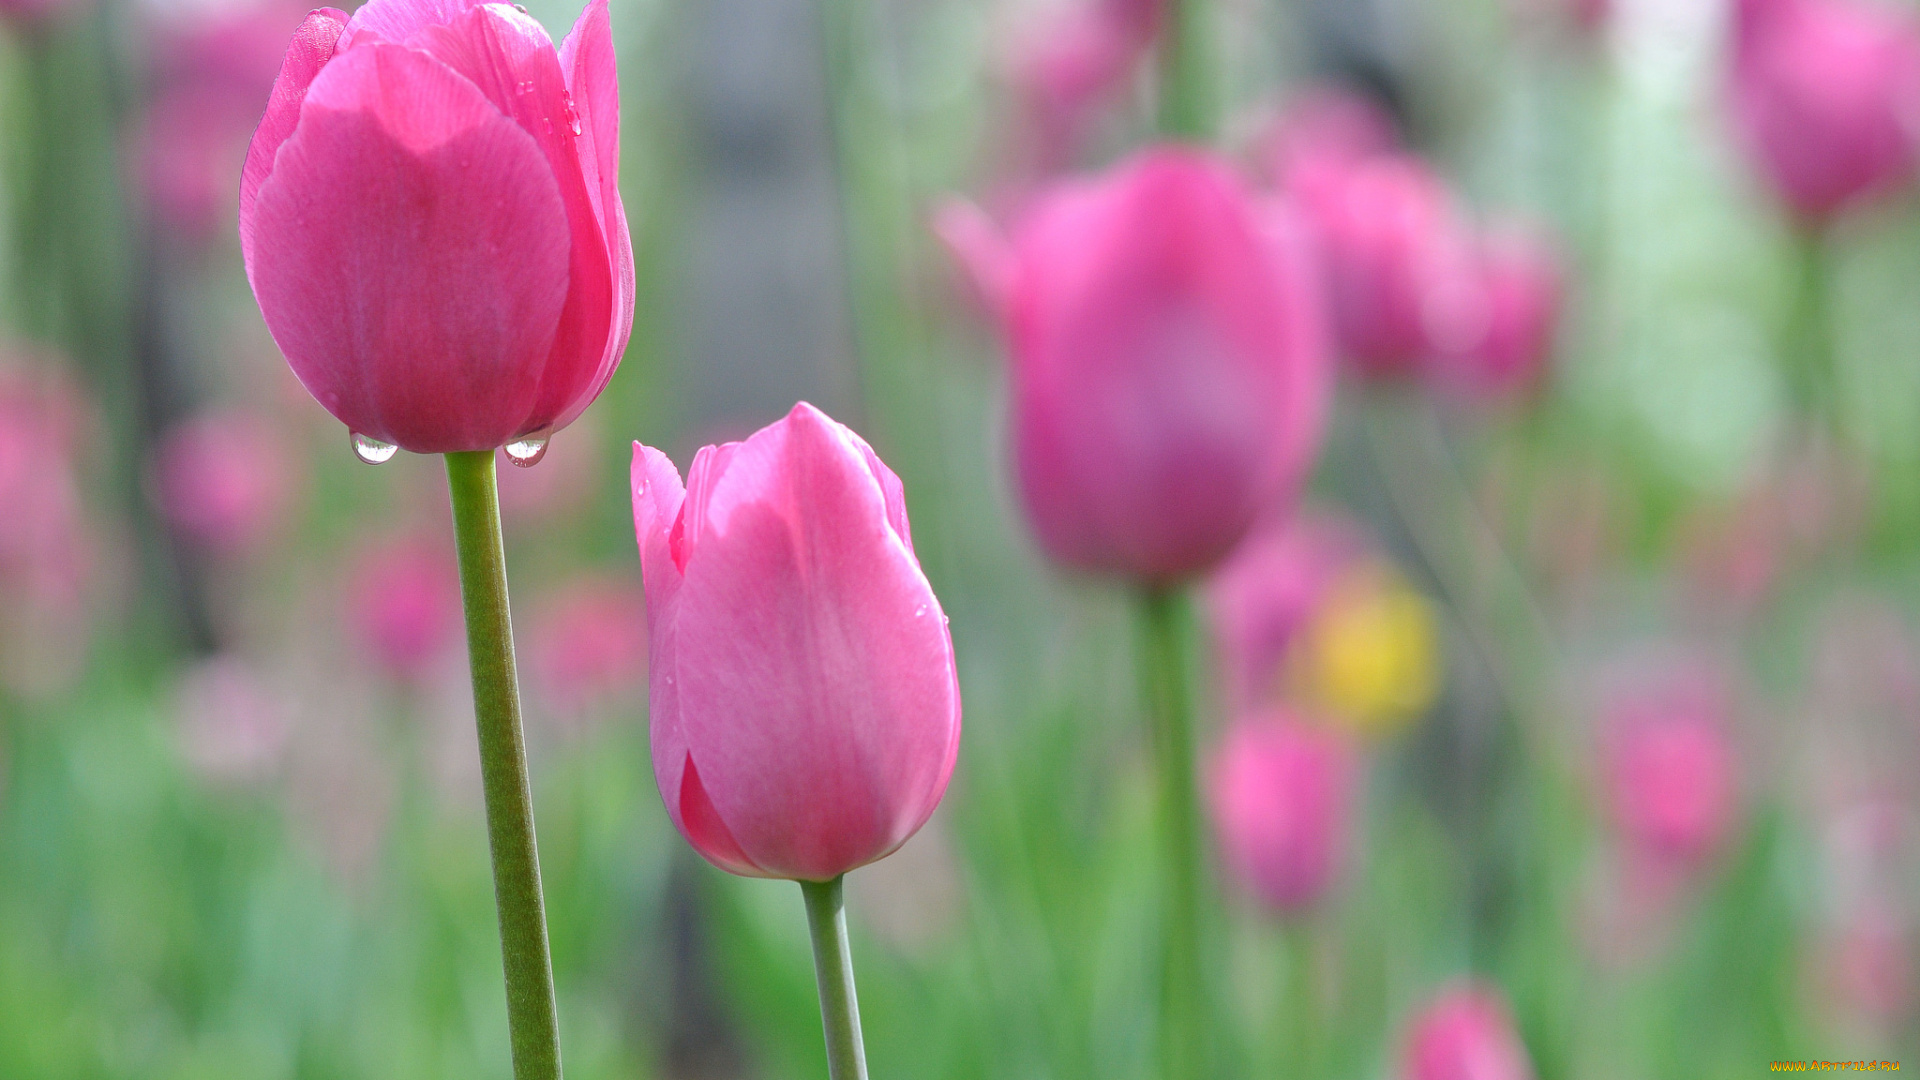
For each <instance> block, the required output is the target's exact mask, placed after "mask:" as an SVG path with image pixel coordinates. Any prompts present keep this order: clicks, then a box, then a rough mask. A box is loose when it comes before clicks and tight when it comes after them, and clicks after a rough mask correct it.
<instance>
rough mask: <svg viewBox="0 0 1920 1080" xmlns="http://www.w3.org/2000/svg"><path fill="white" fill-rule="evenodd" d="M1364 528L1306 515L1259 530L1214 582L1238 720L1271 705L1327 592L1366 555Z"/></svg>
mask: <svg viewBox="0 0 1920 1080" xmlns="http://www.w3.org/2000/svg"><path fill="white" fill-rule="evenodd" d="M1368 547H1369V545H1368V542H1367V538H1366V537H1365V535H1364V534H1363V533H1362V532H1361V531H1360V529H1359V527H1358V526H1356V525H1354V524H1352V523H1351V522H1348V521H1347V520H1345V519H1343V518H1339V517H1334V516H1331V515H1326V514H1321V513H1317V512H1311V511H1304V512H1302V513H1301V514H1299V515H1298V516H1296V517H1292V518H1286V519H1282V518H1275V519H1273V520H1271V521H1268V522H1263V523H1262V524H1261V525H1260V526H1258V527H1256V528H1255V529H1254V531H1253V533H1252V534H1250V535H1249V536H1248V537H1247V539H1246V541H1245V542H1244V543H1242V544H1241V545H1240V546H1239V547H1238V548H1235V549H1234V552H1233V555H1232V556H1231V557H1230V558H1228V559H1227V561H1226V562H1225V563H1224V564H1222V565H1221V567H1220V569H1219V571H1218V572H1217V573H1215V574H1214V576H1213V578H1212V579H1211V580H1210V581H1209V582H1208V584H1207V589H1206V610H1207V615H1208V619H1209V622H1210V623H1211V625H1212V629H1213V644H1214V648H1215V650H1216V652H1217V654H1218V655H1219V657H1220V662H1221V670H1222V676H1223V678H1224V679H1225V682H1226V695H1227V707H1228V708H1229V709H1230V710H1231V711H1232V712H1234V713H1236V714H1238V713H1243V712H1246V711H1249V710H1252V709H1257V708H1259V707H1261V706H1262V705H1263V704H1265V703H1267V702H1270V701H1271V700H1272V699H1273V697H1274V696H1275V694H1276V692H1277V691H1278V689H1279V687H1280V683H1281V680H1282V677H1283V676H1284V674H1285V667H1286V664H1285V661H1286V657H1287V652H1288V650H1289V649H1290V648H1291V647H1292V646H1293V645H1294V644H1295V642H1296V641H1297V640H1298V638H1299V637H1300V635H1302V634H1304V633H1305V632H1306V631H1307V629H1308V627H1309V624H1310V623H1311V622H1312V620H1313V617H1314V615H1315V613H1316V612H1317V611H1318V610H1319V608H1320V604H1321V601H1322V600H1323V599H1324V598H1325V597H1326V595H1327V592H1328V590H1330V589H1331V588H1333V586H1334V585H1335V584H1336V583H1338V581H1339V580H1340V577H1341V575H1343V574H1345V573H1346V572H1347V571H1348V569H1350V568H1351V567H1352V566H1353V565H1354V564H1355V563H1356V562H1358V561H1359V560H1361V559H1362V558H1364V557H1366V556H1367V555H1368Z"/></svg>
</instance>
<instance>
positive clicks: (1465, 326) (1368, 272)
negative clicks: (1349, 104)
mask: <svg viewBox="0 0 1920 1080" xmlns="http://www.w3.org/2000/svg"><path fill="white" fill-rule="evenodd" d="M1296 179H1297V180H1298V179H1300V178H1298V177H1296ZM1294 194H1295V195H1296V197H1297V198H1298V199H1299V200H1300V204H1301V205H1302V206H1303V207H1305V208H1306V210H1307V213H1308V218H1309V221H1310V222H1311V224H1312V231H1313V236H1314V238H1315V240H1316V242H1317V247H1318V251H1319V256H1320V268H1321V274H1322V277H1323V279H1324V282H1325V288H1326V291H1327V305H1328V310H1329V311H1330V312H1331V313H1332V321H1333V330H1334V337H1335V340H1336V342H1337V343H1338V345H1339V348H1340V351H1341V353H1342V354H1343V358H1344V359H1345V360H1346V361H1347V362H1348V363H1349V364H1351V365H1352V366H1353V367H1354V369H1355V370H1356V371H1357V372H1358V373H1360V374H1361V375H1364V376H1367V377H1370V378H1380V377H1392V376H1409V375H1415V374H1418V373H1420V372H1421V370H1422V368H1423V365H1424V364H1425V362H1426V361H1427V360H1428V359H1429V358H1430V357H1431V356H1432V355H1433V354H1434V353H1435V352H1436V351H1442V350H1445V349H1447V348H1450V347H1451V348H1458V347H1460V346H1462V345H1465V344H1468V343H1470V342H1471V341H1472V340H1473V336H1474V335H1475V334H1476V333H1477V332H1478V329H1479V327H1480V325H1481V319H1482V317H1483V313H1484V307H1483V305H1484V302H1485V301H1484V299H1483V298H1482V297H1481V295H1480V289H1481V283H1480V280H1479V278H1478V276H1477V275H1476V274H1475V272H1474V258H1473V246H1472V240H1471V234H1470V232H1469V231H1468V229H1467V228H1466V225H1465V224H1464V222H1462V221H1461V219H1460V217H1459V215H1458V212H1457V210H1456V208H1455V206H1454V201H1453V196H1452V194H1451V193H1450V192H1449V191H1448V190H1447V187H1446V185H1445V183H1444V182H1443V181H1442V180H1441V179H1440V177H1439V176H1438V174H1436V173H1435V172H1434V171H1433V170H1432V169H1431V168H1429V167H1428V166H1427V164H1426V163H1425V162H1423V161H1421V160H1419V159H1418V158H1416V157H1413V156H1412V155H1410V154H1387V155H1376V156H1373V157H1369V158H1366V159H1364V160H1360V161H1356V162H1354V163H1353V164H1352V165H1351V166H1350V167H1348V168H1345V169H1333V168H1331V167H1326V168H1325V169H1324V174H1323V175H1318V176H1315V177H1314V178H1313V179H1312V182H1311V183H1308V184H1306V185H1305V186H1303V187H1302V188H1300V189H1299V190H1297V191H1296V192H1294Z"/></svg>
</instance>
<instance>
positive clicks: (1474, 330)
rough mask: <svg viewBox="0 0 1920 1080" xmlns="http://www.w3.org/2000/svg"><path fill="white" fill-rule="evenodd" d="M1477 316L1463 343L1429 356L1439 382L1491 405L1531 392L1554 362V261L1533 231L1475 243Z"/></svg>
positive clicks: (1557, 286)
mask: <svg viewBox="0 0 1920 1080" xmlns="http://www.w3.org/2000/svg"><path fill="white" fill-rule="evenodd" d="M1476 247H1477V249H1478V251H1477V257H1476V259H1475V264H1476V265H1475V271H1476V276H1477V277H1478V279H1479V284H1478V289H1477V290H1476V293H1475V295H1474V296H1473V297H1471V298H1470V301H1469V302H1473V301H1477V302H1478V304H1479V310H1478V311H1477V313H1474V312H1470V313H1468V316H1469V318H1468V321H1469V322H1470V323H1471V326H1470V328H1469V329H1470V331H1471V332H1469V333H1468V334H1467V335H1466V337H1467V341H1466V342H1465V343H1464V344H1462V345H1460V346H1458V347H1455V348H1453V349H1449V350H1443V351H1442V352H1441V353H1440V354H1439V355H1438V356H1437V357H1436V358H1435V367H1436V372H1435V373H1436V375H1437V377H1438V379H1439V381H1440V382H1441V384H1442V385H1443V386H1445V387H1447V388H1448V389H1451V390H1453V391H1454V392H1456V393H1460V394H1463V395H1465V396H1468V397H1471V398H1476V399H1480V400H1485V401H1489V402H1498V401H1502V400H1508V399H1513V398H1518V397H1523V396H1525V395H1527V394H1528V393H1529V392H1531V391H1532V390H1534V389H1535V388H1537V387H1538V386H1539V384H1540V381H1541V380H1542V379H1543V378H1544V377H1545V375H1546V371H1547V367H1548V365H1549V363H1551V361H1552V359H1553V351H1554V345H1555V339H1556V337H1557V336H1558V334H1559V330H1560V308H1561V302H1562V281H1561V269H1560V262H1559V259H1558V257H1557V256H1556V254H1555V253H1554V251H1553V249H1552V248H1551V247H1550V246H1549V245H1548V243H1547V241H1546V240H1545V238H1544V237H1543V236H1542V235H1540V234H1539V233H1538V232H1536V231H1533V230H1529V229H1525V228H1522V227H1520V226H1517V225H1508V226H1504V227H1501V228H1498V229H1495V230H1493V231H1492V232H1490V233H1488V234H1487V235H1484V236H1482V237H1480V238H1479V239H1478V242H1477V244H1476Z"/></svg>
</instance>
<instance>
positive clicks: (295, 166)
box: [240, 0, 634, 453]
mask: <svg viewBox="0 0 1920 1080" xmlns="http://www.w3.org/2000/svg"><path fill="white" fill-rule="evenodd" d="M618 92H619V87H618V83H617V79H616V75H615V71H614V60H613V42H612V37H611V28H610V26H609V23H608V19H607V7H606V2H605V0H591V2H590V3H588V5H587V8H586V10H585V11H583V12H582V13H581V16H580V20H579V22H578V23H577V24H576V25H575V27H574V29H573V32H572V33H571V34H570V35H569V36H568V37H567V40H566V42H565V43H564V44H563V45H562V47H561V49H560V50H559V51H558V52H556V51H555V50H554V48H553V44H552V42H551V41H550V40H549V39H548V37H547V34H546V31H545V30H543V29H541V27H540V25H539V24H538V23H536V22H534V21H533V20H532V19H531V18H529V17H528V16H527V15H526V14H525V13H524V12H522V11H520V10H518V9H516V8H513V7H508V6H506V5H503V4H476V3H473V2H471V0H455V2H453V3H450V4H437V3H430V2H428V0H373V2H372V3H370V4H368V5H367V6H365V7H363V8H361V9H360V11H359V12H358V13H356V14H355V15H354V16H353V17H352V18H351V19H348V18H347V17H346V16H345V15H344V14H343V13H341V12H339V11H335V10H333V9H330V8H323V9H320V10H318V11H315V12H314V13H313V14H311V15H309V16H308V17H307V21H306V22H305V23H304V24H302V26H301V27H300V30H299V32H298V33H297V34H296V35H295V37H294V40H293V43H292V45H291V46H290V47H289V49H288V51H287V58H286V61H285V63H284V65H283V66H282V67H281V70H280V77H279V79H278V80H277V81H276V82H275V84H274V89H273V96H272V98H271V99H270V101H269V103H268V107H267V113H266V116H265V118H264V119H263V120H262V121H261V122H260V129H259V131H258V132H256V133H255V135H254V138H253V144H252V146H251V148H250V149H249V150H248V153H247V162H246V169H245V171H244V173H243V175H242V180H241V188H240V243H241V249H242V252H243V254H244V256H245V260H246V266H247V277H248V280H249V281H250V282H252V284H253V289H254V295H255V296H256V297H257V298H258V299H259V301H260V310H261V313H262V314H263V315H265V316H266V320H267V326H268V328H269V329H271V330H272V331H273V336H274V340H275V341H277V342H278V343H279V345H280V348H281V349H282V351H284V352H285V353H286V355H287V359H288V361H289V362H290V363H291V364H292V365H293V370H294V373H295V374H297V375H298V376H299V377H300V380H301V382H303V383H305V384H306V386H307V389H308V390H310V391H312V393H313V395H314V397H316V398H317V399H319V401H320V403H321V404H322V405H324V406H326V408H327V410H328V411H329V412H331V413H333V414H334V416H336V417H338V418H339V419H340V420H341V421H342V422H343V423H345V424H346V425H347V426H348V428H350V429H351V430H353V431H354V432H355V433H356V434H358V435H360V436H363V437H365V438H366V439H371V440H374V441H376V442H379V443H383V444H393V445H398V446H400V447H403V448H405V449H408V450H414V451H418V452H421V453H440V452H448V451H456V450H490V449H493V448H494V447H497V446H500V445H502V444H504V443H506V442H508V441H509V440H513V439H516V438H520V437H527V436H538V435H540V434H542V433H545V432H550V431H552V430H555V429H558V428H561V427H564V426H566V425H567V424H568V423H570V422H571V421H572V420H573V419H574V418H575V417H576V416H578V415H579V414H580V412H581V410H583V409H585V408H586V406H587V404H588V403H589V402H591V401H592V400H593V399H594V397H595V396H597V395H598V394H599V392H600V390H601V389H602V388H603V387H604V386H605V385H606V383H607V380H608V378H610V377H611V376H612V374H613V369H614V366H615V365H616V364H617V363H618V362H619V360H620V355H621V353H622V352H623V351H624V349H625V347H626V343H627V336H628V334H629V332H630V330H631V324H632V317H633V289H634V277H633V254H632V248H631V242H630V240H629V239H628V236H627V229H626V220H625V212H624V210H623V208H622V206H621V202H620V191H619V186H618V176H619V93H618ZM323 225H324V227H323Z"/></svg>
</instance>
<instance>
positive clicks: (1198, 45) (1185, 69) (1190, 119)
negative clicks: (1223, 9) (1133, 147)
mask: <svg viewBox="0 0 1920 1080" xmlns="http://www.w3.org/2000/svg"><path fill="white" fill-rule="evenodd" d="M1209 74H1210V68H1209V66H1208V56H1207V25H1206V0H1167V2H1166V5H1165V7H1164V8H1163V9H1162V10H1161V15H1160V116H1159V127H1160V134H1161V135H1162V136H1164V137H1166V138H1169V139H1186V140H1192V141H1196V142H1198V141H1204V140H1206V139H1207V138H1208V137H1209V136H1211V135H1212V134H1213V120H1212V115H1211V110H1212V101H1211V98H1212V95H1211V94H1210V93H1208V89H1209V87H1208V76H1209Z"/></svg>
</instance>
